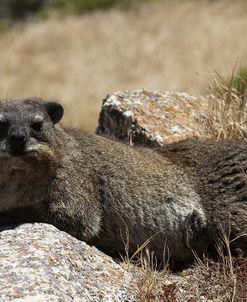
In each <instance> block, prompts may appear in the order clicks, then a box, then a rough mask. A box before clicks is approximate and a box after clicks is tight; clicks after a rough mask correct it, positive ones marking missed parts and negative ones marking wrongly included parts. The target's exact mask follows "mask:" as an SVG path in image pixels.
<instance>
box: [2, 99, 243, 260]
mask: <svg viewBox="0 0 247 302" xmlns="http://www.w3.org/2000/svg"><path fill="white" fill-rule="evenodd" d="M49 104H50V103H48V104H47V103H44V102H43V101H42V100H40V99H35V98H33V99H25V100H7V101H2V102H1V104H0V116H1V120H4V119H6V120H8V123H9V125H8V129H9V127H10V126H11V127H12V126H13V127H15V128H14V129H16V128H18V127H19V128H21V129H22V131H25V133H26V135H27V141H26V143H25V152H23V153H22V154H18V155H16V154H12V153H11V152H10V150H9V146H8V141H7V138H6V137H7V136H8V134H6V133H5V136H4V135H2V137H1V130H0V165H1V173H0V211H1V213H0V218H1V224H6V223H13V222H16V221H44V222H48V223H52V224H54V225H55V226H56V227H58V228H59V229H61V230H64V231H67V232H68V233H70V234H72V235H73V236H75V237H77V238H79V239H81V240H84V241H86V242H88V243H90V244H94V245H96V246H97V247H99V248H100V249H102V250H104V251H106V252H107V253H109V254H114V253H115V252H117V251H119V250H123V249H124V244H123V241H124V236H125V231H126V228H127V229H128V232H129V238H128V239H129V249H130V253H133V252H135V251H136V249H137V246H140V245H142V244H143V243H144V242H145V241H146V240H148V239H149V238H152V239H151V242H150V244H149V248H150V249H152V250H154V251H155V255H156V257H157V258H158V259H159V260H161V259H162V258H163V256H164V253H166V254H167V251H169V254H170V255H169V256H170V258H171V259H172V260H173V261H175V262H177V261H187V260H190V259H192V258H193V256H194V253H197V254H199V255H202V253H204V252H205V251H206V250H207V247H208V246H209V244H210V243H212V241H213V239H217V238H219V236H220V232H219V230H220V228H221V226H223V227H224V228H225V229H227V230H228V229H230V233H231V234H230V236H231V238H233V237H236V236H239V235H241V234H243V233H246V232H247V219H246V218H247V188H246V183H245V181H243V180H244V176H243V173H242V170H241V169H245V168H247V152H246V146H247V145H246V143H245V142H240V141H239V142H235V141H229V142H213V141H207V142H200V141H196V140H189V141H184V142H181V143H177V144H173V145H171V146H166V147H164V148H161V149H157V150H153V149H148V148H141V147H134V148H133V147H129V146H126V145H124V144H122V143H120V142H117V141H112V140H109V139H107V138H104V137H100V136H98V135H95V134H90V133H86V132H82V131H79V130H72V129H67V128H63V127H62V126H60V125H59V124H56V123H57V122H58V121H59V119H60V118H61V116H62V111H61V110H62V109H61V106H60V107H59V110H58V113H57V112H56V110H55V111H54V107H52V108H50V107H49ZM53 104H54V103H53ZM48 108H49V109H48ZM55 109H56V108H55ZM57 114H58V115H57ZM37 116H41V117H43V129H42V131H40V133H36V132H35V131H34V130H33V129H32V122H33V119H35V117H36V118H37ZM55 124H56V125H55ZM2 127H4V124H3V125H2ZM0 128H1V121H0ZM19 128H18V129H19ZM23 129H24V130H23ZM9 131H10V130H9ZM2 132H4V131H3V130H2ZM234 244H235V245H236V246H240V247H241V248H244V249H246V248H247V241H246V238H245V237H241V238H240V239H239V240H236V241H234Z"/></svg>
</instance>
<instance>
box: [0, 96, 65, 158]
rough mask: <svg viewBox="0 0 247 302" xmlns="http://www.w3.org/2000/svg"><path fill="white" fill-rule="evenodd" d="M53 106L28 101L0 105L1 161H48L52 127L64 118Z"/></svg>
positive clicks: (52, 143)
mask: <svg viewBox="0 0 247 302" xmlns="http://www.w3.org/2000/svg"><path fill="white" fill-rule="evenodd" d="M63 111H64V110H63V107H62V106H61V105H60V104H58V103H56V102H44V101H42V100H41V99H36V98H29V99H20V100H18V99H17V100H4V101H1V102H0V159H1V158H3V157H15V158H16V157H35V156H36V157H39V156H41V157H42V155H43V156H44V157H48V156H49V154H50V156H52V154H51V152H53V150H52V148H51V147H52V146H53V147H55V146H56V141H57V137H56V136H57V134H56V129H55V124H57V123H58V122H59V121H60V120H61V118H62V116H63Z"/></svg>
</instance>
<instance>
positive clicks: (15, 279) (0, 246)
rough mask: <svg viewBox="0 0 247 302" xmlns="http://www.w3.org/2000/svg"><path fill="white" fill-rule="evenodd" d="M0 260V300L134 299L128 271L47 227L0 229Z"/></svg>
mask: <svg viewBox="0 0 247 302" xmlns="http://www.w3.org/2000/svg"><path fill="white" fill-rule="evenodd" d="M0 259H1V261H0V302H7V301H13V302H24V301H25V302H47V301H49V302H70V301H73V302H79V301H80V302H99V301H100V302H108V301H109V302H120V301H121V302H132V301H135V299H134V296H133V294H132V286H133V280H132V275H131V273H129V272H127V271H126V270H124V269H123V268H122V267H121V266H120V265H119V264H117V263H116V262H114V261H113V260H112V259H111V258H110V257H108V256H106V255H105V254H104V253H102V252H100V251H98V250H97V249H96V248H95V247H90V246H88V245H87V244H86V243H84V242H82V241H79V240H77V239H75V238H73V237H72V236H70V235H68V234H66V233H65V232H62V231H59V230H58V229H56V228H55V227H54V226H52V225H48V224H41V223H40V224H38V223H35V224H23V225H20V226H17V227H14V228H12V229H8V228H5V229H4V230H1V233H0Z"/></svg>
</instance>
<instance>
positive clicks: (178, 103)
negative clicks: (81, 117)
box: [96, 89, 207, 146]
mask: <svg viewBox="0 0 247 302" xmlns="http://www.w3.org/2000/svg"><path fill="white" fill-rule="evenodd" d="M206 104H207V101H206V99H204V98H201V97H200V98H199V97H197V98H196V97H193V96H190V95H188V94H186V93H184V92H182V93H181V92H165V93H162V92H159V91H154V92H151V91H148V90H145V89H141V90H136V91H125V92H122V91H119V92H115V93H112V94H109V95H108V96H107V97H106V98H105V99H104V100H103V105H102V109H101V112H100V117H99V125H98V128H97V130H96V133H98V134H101V135H105V136H109V137H116V138H119V139H122V140H125V141H126V142H128V143H130V144H134V143H140V144H146V145H149V146H162V145H164V144H165V143H171V142H175V141H179V140H182V139H185V138H188V137H198V136H199V135H200V134H201V132H203V127H204V126H203V120H204V118H205V115H204V112H205V106H206Z"/></svg>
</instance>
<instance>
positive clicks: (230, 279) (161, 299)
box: [125, 234, 247, 302]
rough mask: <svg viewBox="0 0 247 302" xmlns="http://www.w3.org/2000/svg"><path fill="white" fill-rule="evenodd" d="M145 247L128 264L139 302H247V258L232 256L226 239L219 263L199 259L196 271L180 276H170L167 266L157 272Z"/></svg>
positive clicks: (223, 239) (220, 251)
mask: <svg viewBox="0 0 247 302" xmlns="http://www.w3.org/2000/svg"><path fill="white" fill-rule="evenodd" d="M144 246H146V244H144V245H143V248H140V249H139V250H138V252H137V255H136V256H138V257H135V260H134V259H133V258H131V259H129V258H128V257H127V258H126V260H125V265H126V267H127V269H128V270H131V271H132V273H134V275H135V280H133V284H134V286H135V291H136V295H137V301H138V302H188V301H189V302H209V301H211V302H247V258H245V257H243V254H242V251H241V250H239V251H238V255H237V256H235V257H233V256H232V254H231V251H230V242H229V240H228V237H227V235H225V234H224V235H223V236H222V242H221V243H220V244H219V245H218V255H219V256H218V260H217V261H215V260H212V259H208V258H204V259H203V260H201V259H197V261H196V264H195V265H194V267H192V268H189V269H186V270H184V271H182V272H180V273H172V272H170V271H169V266H168V263H166V265H165V266H164V268H163V269H162V270H161V269H160V268H158V267H157V263H156V261H155V258H154V256H153V254H152V253H151V252H150V251H149V250H148V249H147V248H146V247H144ZM223 250H224V252H223Z"/></svg>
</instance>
